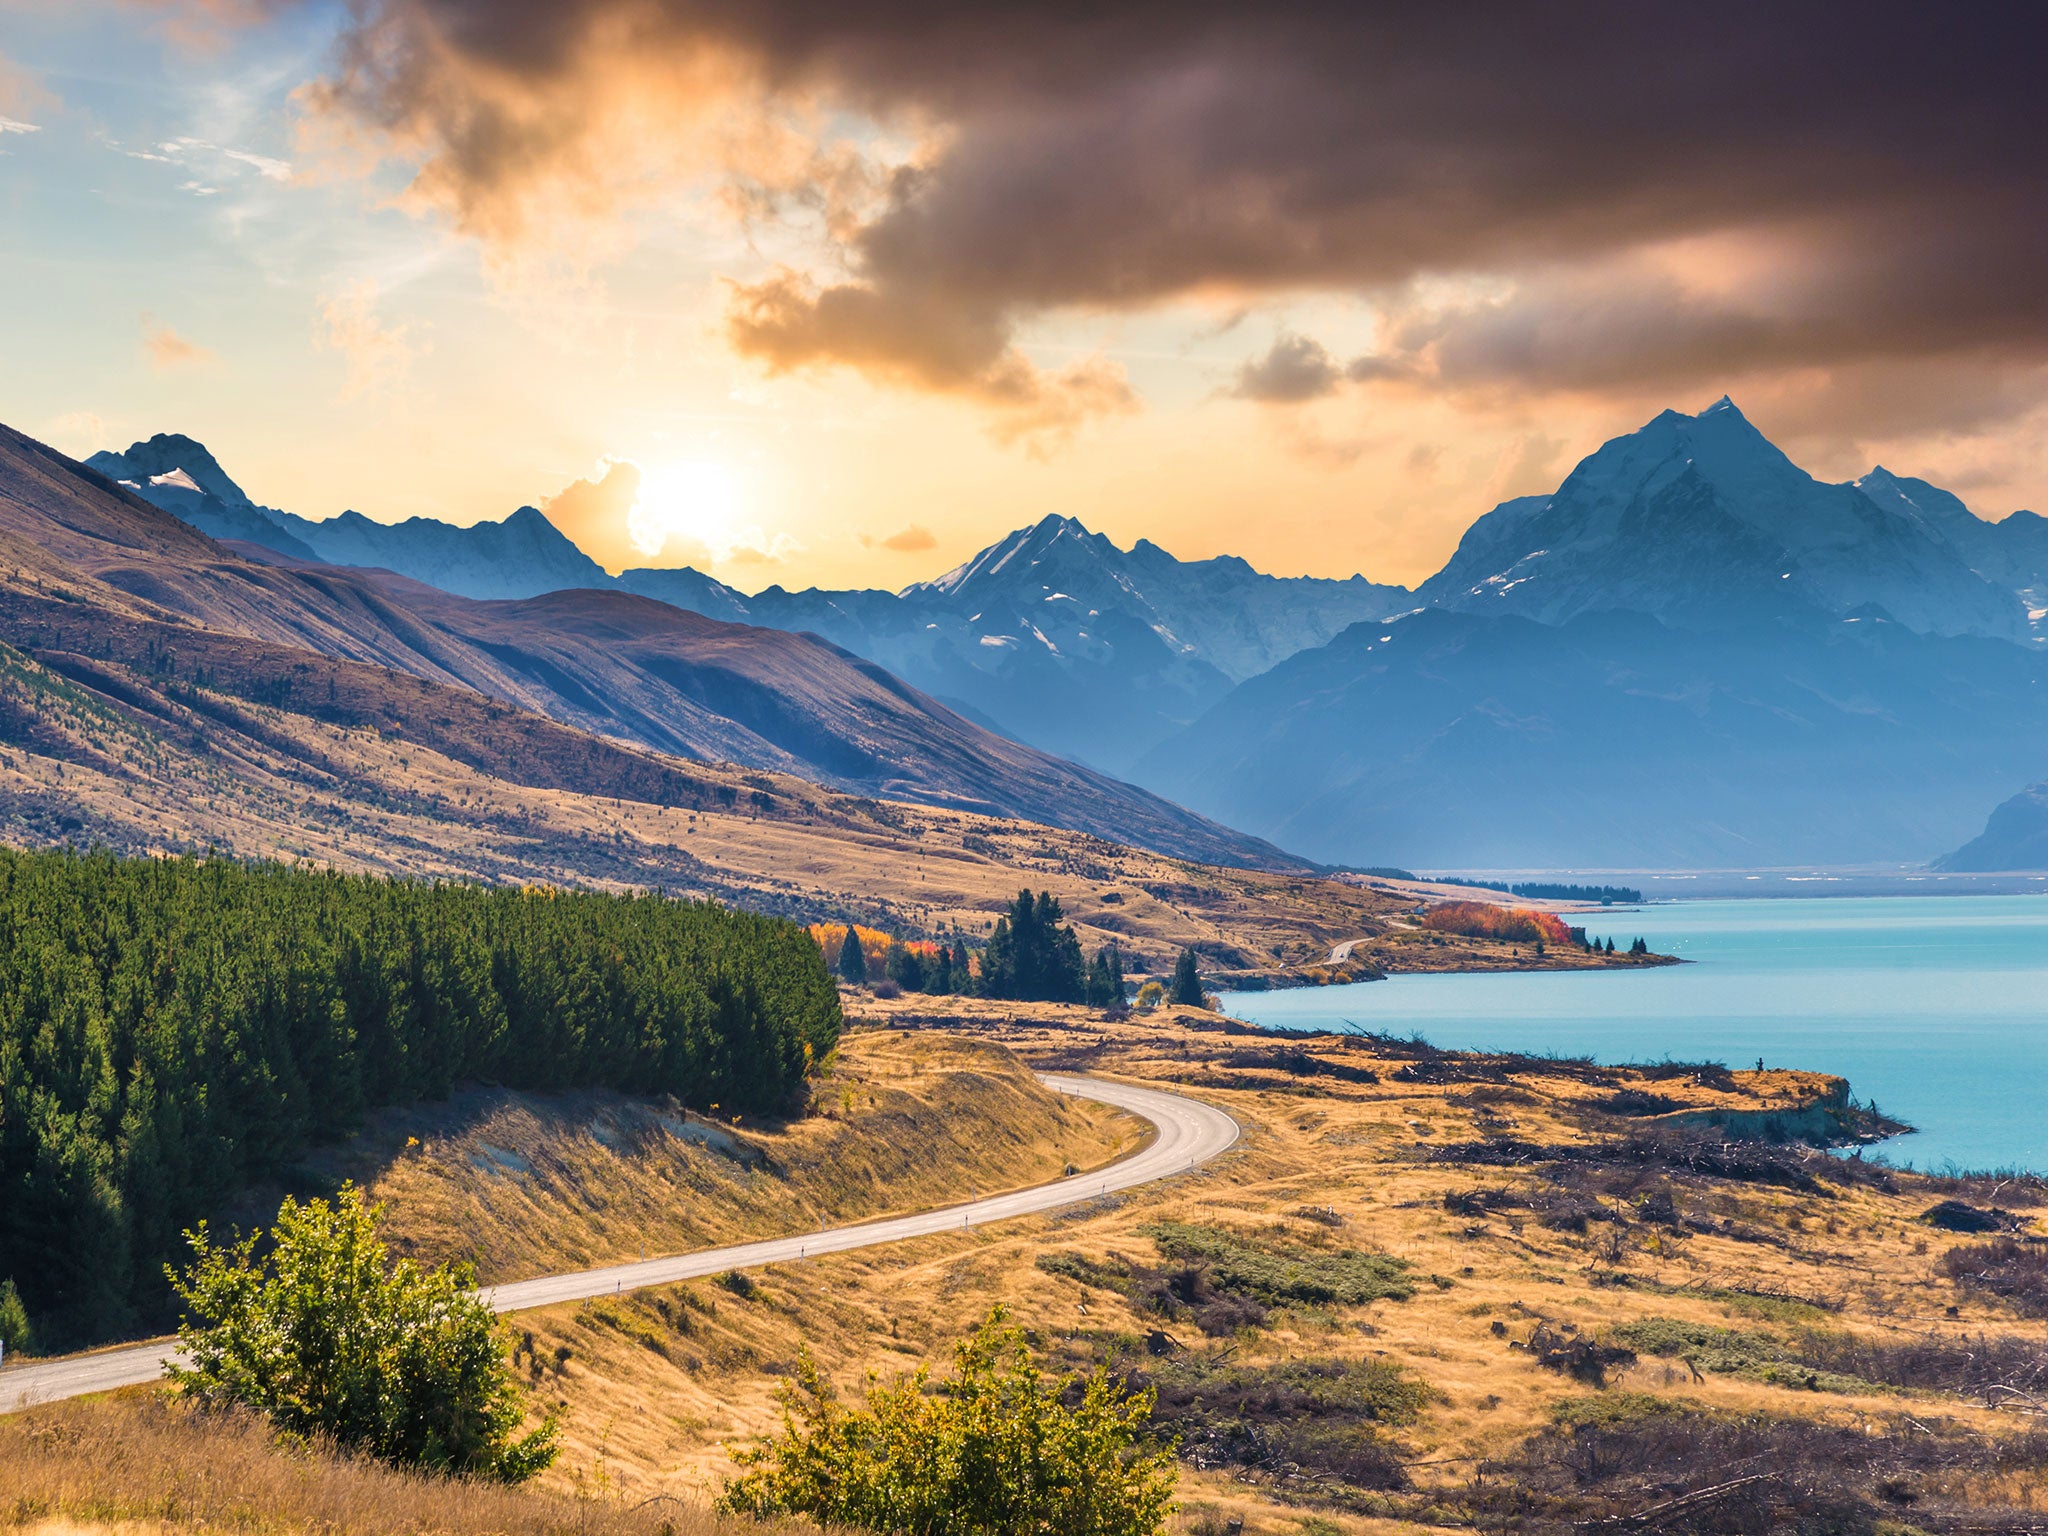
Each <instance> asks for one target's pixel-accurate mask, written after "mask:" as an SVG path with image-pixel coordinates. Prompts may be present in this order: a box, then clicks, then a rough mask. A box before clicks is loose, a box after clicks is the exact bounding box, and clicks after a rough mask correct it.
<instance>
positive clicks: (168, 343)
mask: <svg viewBox="0 0 2048 1536" xmlns="http://www.w3.org/2000/svg"><path fill="white" fill-rule="evenodd" d="M142 351H143V355H144V356H146V357H147V358H148V359H149V362H150V366H151V367H153V368H155V369H157V370H158V371H159V372H163V373H170V372H173V371H175V370H177V369H181V368H210V367H212V366H213V365H214V364H215V363H217V362H219V361H220V359H219V358H218V357H217V356H215V355H214V353H213V352H212V351H211V350H209V349H208V348H206V347H202V346H200V345H199V344H198V343H197V342H194V341H187V340H186V339H185V338H184V337H183V336H180V335H179V334H178V333H177V332H176V331H174V330H172V329H171V328H170V327H169V326H168V325H161V324H159V323H157V321H156V320H155V319H153V318H152V317H151V316H149V315H144V316H143V317H142Z"/></svg>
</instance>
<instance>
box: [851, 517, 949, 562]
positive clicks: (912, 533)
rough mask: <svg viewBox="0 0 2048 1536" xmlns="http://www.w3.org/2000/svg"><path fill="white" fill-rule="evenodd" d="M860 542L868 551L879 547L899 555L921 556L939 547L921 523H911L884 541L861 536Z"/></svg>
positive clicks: (931, 533)
mask: <svg viewBox="0 0 2048 1536" xmlns="http://www.w3.org/2000/svg"><path fill="white" fill-rule="evenodd" d="M860 541H861V543H862V544H863V545H865V546H867V547H868V548H870V549H872V548H873V547H875V546H876V545H880V546H881V547H882V548H883V549H889V550H894V551H895V552H896V553H897V554H899V555H915V554H922V553H923V552H924V551H925V550H928V549H937V548H938V547H939V541H938V537H937V535H935V534H934V533H933V532H932V531H931V529H929V528H927V527H925V526H924V525H923V524H922V523H912V524H911V525H910V526H909V527H908V528H905V529H903V530H902V531H901V532H900V533H892V534H890V535H889V536H888V537H887V538H886V539H875V538H870V537H868V536H867V535H866V534H862V535H861V540H860Z"/></svg>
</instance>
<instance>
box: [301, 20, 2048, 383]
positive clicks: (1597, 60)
mask: <svg viewBox="0 0 2048 1536" xmlns="http://www.w3.org/2000/svg"><path fill="white" fill-rule="evenodd" d="M365 4H366V9H365V10H364V12H363V13H362V14H361V17H360V19H359V23H358V25H357V26H356V28H355V29H354V31H353V32H352V33H351V35H350V37H349V38H348V39H347V41H346V44H345V51H344V55H343V58H342V61H341V63H340V65H339V66H338V68H337V70H336V73H335V74H334V76H333V78H332V79H331V80H330V81H329V82H328V84H327V86H326V87H325V89H324V91H323V93H322V94H321V96H320V98H319V99H320V100H321V101H322V103H323V104H324V105H325V107H326V108H328V109H329V110H331V111H333V112H336V113H339V114H342V115H344V116H345V117H347V118H348V119H350V120H352V121H355V122H359V123H364V124H368V125H371V126H372V127H373V128H374V129H375V130H377V131H378V132H380V133H383V134H385V135H388V136H389V139H390V142H391V143H392V144H393V145H394V146H396V147H397V148H398V149H399V150H400V151H401V152H403V153H406V154H409V155H413V156H416V157H417V158H418V159H419V160H420V161H421V162H422V164H423V166H424V170H423V175H422V180H421V183H420V186H421V190H422V193H423V195H425V196H427V197H429V198H431V199H433V200H435V201H437V202H439V203H441V204H442V205H444V206H446V207H447V208H449V209H450V210H451V211H452V212H453V213H454V215H455V216H456V217H457V219H458V220H459V221H461V222H463V223H464V224H465V225H466V226H467V227H469V228H472V229H473V230H475V231H477V232H479V233H481V234H484V235H485V236H487V237H488V238H491V239H496V240H504V241H518V240H523V239H528V238H533V237H535V236H537V235H540V234H542V233H544V231H542V230H540V229H537V228H536V227H534V226H535V223H536V218H535V215H534V208H533V205H532V204H530V203H529V202H527V201H525V199H526V197H527V194H528V192H529V190H530V188H531V186H532V185H533V184H534V183H535V182H537V181H544V180H547V179H549V178H559V179H562V180H563V181H564V182H565V183H569V184H573V185H574V186H576V187H577V188H578V189H579V193H578V195H579V200H580V201H579V211H580V212H581V213H584V214H589V215H592V216H599V215H601V214H602V213H603V212H604V211H605V209H604V207H603V206H602V205H603V203H604V202H605V199H606V197H607V196H610V197H613V198H616V199H617V200H619V201H621V202H624V201H630V200H631V199H632V198H634V197H635V196H638V195H641V194H643V193H644V191H645V188H646V184H647V182H648V179H649V172H648V169H647V165H646V163H645V160H644V146H645V139H644V135H645V133H646V132H647V131H648V130H647V125H648V123H649V122H656V123H658V122H660V121H661V120H662V119H661V114H660V113H659V112H658V111H651V112H650V113H649V114H647V115H645V116H644V117H641V118H634V119H632V120H631V121H630V122H625V123H622V120H621V119H620V117H619V113H618V103H619V102H620V101H621V100H622V99H629V98H631V97H632V96H633V93H635V92H638V93H642V94H645V95H646V96H648V98H649V102H650V105H651V106H655V107H658V106H659V101H660V97H661V93H663V92H669V93H672V94H673V98H674V105H675V111H674V113H673V114H672V117H671V118H670V119H669V121H670V122H671V125H672V126H671V127H670V129H668V130H667V131H670V132H672V133H674V134H675V135H677V136H680V137H687V136H689V135H691V134H695V133H702V134H704V135H706V136H707V140H706V142H704V143H702V144H700V145H697V146H695V149H696V150H701V158H702V159H703V160H704V161H706V162H718V161H721V160H723V161H724V162H726V168H727V169H734V170H736V171H737V172H738V173H739V174H740V175H741V176H742V177H743V178H744V179H748V180H750V181H757V182H758V181H764V180H765V181H767V182H774V181H775V180H776V178H777V176H781V177H782V178H783V180H782V183H781V185H780V186H779V188H777V189H776V190H777V191H778V192H779V193H780V194H782V195H792V196H797V197H798V198H799V199H800V198H801V194H802V192H803V186H802V183H803V182H804V179H805V177H806V176H807V175H811V174H813V173H812V172H811V171H809V170H807V169H805V167H804V165H803V163H802V162H801V161H800V160H799V161H796V162H792V161H790V160H789V157H788V155H787V153H786V151H785V153H784V154H783V156H782V158H781V160H780V161H778V162H777V164H778V165H780V167H781V169H780V170H777V169H774V168H773V167H770V168H767V169H764V168H763V163H762V158H763V157H762V156H761V155H760V154H759V153H758V145H759V143H760V142H761V139H760V136H758V135H757V136H754V137H752V138H749V137H748V136H746V135H742V134H735V133H732V132H731V131H730V129H729V126H728V128H727V129H726V130H723V132H724V135H725V136H724V137H723V138H721V139H719V141H718V142H716V143H713V142H709V135H710V130H709V129H706V128H704V127H703V123H704V118H703V116H702V107H703V101H704V99H705V97H706V96H707V95H708V94H711V93H713V92H723V93H726V96H727V98H728V99H729V100H732V101H738V102H746V103H752V104H754V105H760V104H763V103H765V104H768V105H769V106H770V107H771V108H773V107H775V106H777V105H778V104H779V105H780V106H782V107H786V108H788V109H789V110H790V112H791V113H792V114H796V116H795V117H792V118H790V119H789V120H792V121H793V120H797V119H798V118H800V116H801V112H800V109H803V110H814V111H817V112H822V111H825V110H851V111H854V112H858V113H861V114H864V115H866V116H868V117H869V118H871V119H873V120H875V121H877V122H881V123H884V124H888V125H892V126H895V127H898V128H900V129H903V130H905V131H911V130H927V131H928V135H929V136H928V139H927V142H928V143H929V144H930V145H931V148H930V151H929V153H928V154H927V155H925V156H924V157H923V158H922V159H921V160H920V161H919V163H917V164H915V165H914V166H911V167H908V168H895V169H894V170H892V171H890V172H889V173H887V174H879V173H878V174H876V175H874V176H872V177H870V178H868V179H866V180H865V181H860V182H859V186H860V188H861V200H860V201H859V203H858V206H857V207H856V208H854V209H853V210H852V211H850V212H849V211H848V210H847V209H846V208H841V209H840V210H839V213H840V217H839V218H838V219H837V220H836V221H835V222H834V224H833V226H832V227H833V228H834V230H835V231H836V232H837V234H838V237H839V238H838V244H837V255H838V260H837V262H836V265H835V268H834V269H832V270H829V271H827V272H826V273H825V274H824V275H822V276H819V277H814V278H804V277H799V276H797V275H795V274H787V273H785V274H780V275H777V276H774V277H771V278H770V279H768V280H767V281H765V282H762V283H760V284H758V285H755V286H752V287H748V288H743V289H740V290H738V292H737V293H736V296H735V305H734V310H733V315H732V334H733V337H734V339H735V341H736V343H737V345H738V346H739V347H740V348H741V349H742V350H744V351H747V352H750V353H752V354H754V355H757V356H759V357H761V358H763V359H765V360H766V361H767V362H769V363H770V364H771V365H772V366H775V367H779V368H794V367H803V366H809V365H813V364H844V365H848V366H852V367H855V368H858V369H861V370H862V371H864V372H867V373H869V374H870V375H872V376H876V377H883V378H891V379H895V380H897V381H900V382H907V383H910V384H912V385H914V386H917V387H923V388H929V389H937V390H952V391H958V392H962V393H965V394H969V395H972V396H975V397H977V398H980V399H983V400H985V401H987V402H988V403H990V404H991V405H994V406H997V407H999V408H1004V409H1012V410H1016V411H1019V412H1021V413H1024V414H1030V413H1033V412H1036V413H1039V414H1041V415H1043V416H1045V417H1047V419H1050V420H1053V421H1055V422H1057V421H1059V420H1061V419H1063V418H1062V416H1061V413H1062V411H1063V410H1069V409H1071V410H1075V411H1080V412H1084V413H1085V412H1086V411H1089V410H1094V409H1101V408H1112V409H1114V408H1122V407H1123V406H1124V405H1125V404H1127V392H1126V391H1123V390H1122V389H1121V387H1120V382H1119V381H1117V380H1115V379H1111V378H1108V377H1106V376H1104V375H1102V373H1101V371H1100V370H1097V371H1096V372H1095V373H1093V374H1089V373H1087V372H1085V371H1084V372H1083V373H1082V374H1080V375H1076V376H1075V377H1074V378H1072V379H1066V378H1064V377H1061V376H1049V375H1046V374H1043V373H1041V372H1039V371H1038V370H1036V369H1035V368H1033V367H1032V366H1031V365H1030V364H1028V363H1027V362H1025V361H1024V360H1023V359H1022V358H1021V357H1020V355H1019V354H1018V352H1017V351H1016V349H1015V347H1014V345H1013V341H1012V338H1013V336H1014V332H1015V328H1016V327H1017V326H1018V325H1019V324H1020V323H1021V322H1023V321H1025V320H1027V319H1029V318H1030V317H1031V316H1033V315H1035V314H1040V313H1044V312H1047V311H1052V310H1059V309H1065V308H1083V309H1106V310H1130V309H1138V308H1142V307H1145V306H1148V305H1154V304H1158V303H1161V302H1164V301H1168V300H1172V299H1175V298H1178V297H1183V296H1186V295H1190V294H1205V293H1206V294H1214V293H1221V292H1231V293H1236V294H1239V295H1241V296H1242V295H1251V296H1257V295H1261V294H1268V293H1282V292H1317V291H1333V290H1334V291H1342V292H1348V293H1355V294H1362V295H1365V296H1368V297H1370V298H1372V299H1374V300H1375V301H1376V302H1381V303H1384V304H1386V305H1388V306H1389V307H1390V309H1391V311H1392V312H1393V318H1392V320H1391V322H1390V325H1391V328H1392V330H1393V332H1394V334H1393V335H1392V336H1391V337H1390V345H1389V347H1388V349H1387V352H1386V356H1385V357H1384V358H1382V359H1379V360H1377V361H1366V362H1362V363H1360V364H1358V365H1354V369H1353V376H1367V375H1371V374H1372V373H1374V372H1375V371H1377V370H1383V369H1392V370H1395V371H1406V370H1409V369H1411V368H1412V367H1413V366H1414V365H1415V364H1416V363H1417V362H1418V360H1424V359H1426V362H1427V367H1428V369H1429V371H1431V372H1432V373H1433V374H1434V375H1435V376H1437V377H1440V378H1442V379H1443V380H1445V381H1446V382H1456V381H1459V380H1479V381H1487V380H1520V381H1524V382H1526V383H1528V384H1530V385H1534V386H1536V387H1545V386H1552V387H1565V388H1603V387H1611V386H1616V385H1619V384H1628V383H1641V382H1644V381H1653V382H1654V381H1661V380H1663V379H1665V378H1683V377H1686V376H1688V375H1689V374H1692V373H1696V372H1700V371H1714V370H1721V371H1740V370H1743V369H1750V368H1756V367H1772V366H1784V365H1795V364H1796V365H1808V366H1810V365H1816V364H1818V365H1824V366H1825V365H1833V364H1856V363H1861V362H1865V361H1867V360H1870V359H1880V360H1882V359H1899V358H1913V357H1931V356H1943V355H1947V356H1960V355H1966V354H1979V353H1981V354H1983V355H1984V356H1986V357H1988V358H1992V359H1999V358H2004V359H2013V360H2031V359H2033V358H2035V357H2037V356H2039V355H2040V354H2041V353H2042V352H2043V351H2044V350H2048V284H2044V283H2043V282H2041V281H2040V279H2039V273H2040V271H2041V269H2042V264H2043V261H2044V258H2048V194H2044V190H2043V185H2042V172H2041V168H2040V145H2041V144H2042V142H2043V141H2044V139H2048V107H2044V105H2043V103H2044V100H2048V93H2043V92H2042V91H2041V90H2040V89H2039V84H2038V79H2037V75H2038V60H2039V57H2040V46H2039V45H2040V42H2041V40H2042V38H2041V33H2042V32H2043V30H2044V25H2043V23H2042V22H2041V21H2040V20H2039V16H2040V13H2039V12H2038V11H2037V10H2035V9H2033V8H2031V7H2026V6H2020V5H1997V4H1991V5H1973V6H1965V7H1935V6H1927V5H1915V6H1899V5H1865V6H1861V7H1848V6H1841V5H1814V4H1791V5H1784V4H1777V5H1743V4H1718V5H1713V6H1687V7H1679V6H1674V5H1660V4H1648V3H1642V0H1633V3H1627V4H1619V3H1610V4H1598V5H1591V4H1578V5H1571V4H1567V5H1557V6H1526V5H1505V4H1502V5H1441V4H1427V5H1423V4H1418V5H1383V6H1373V7H1369V8H1368V7H1363V6H1358V5H1341V6H1340V5H1328V6H1322V5H1300V4H1297V5H1287V4H1284V3H1283V4H1277V5H1267V6H1264V7H1258V8H1251V7H1244V6H1240V5H1235V4H1232V5H1221V4H1203V3H1194V4H1178V5H1171V6H1168V5H1159V6H1143V5H1134V6H1120V7H1119V6H1109V7H1099V6H1081V5H1077V4H1068V5H1039V6H1036V7H1026V6H1010V7H980V8H967V7H960V6H956V5H939V4H936V3H910V0H897V3H894V4H888V3H882V4H868V5H860V6H849V5H845V4H843V3H834V4H825V3H822V0H749V3H747V4H745V5H741V4H739V3H737V0H731V3H721V0H696V3H686V0H509V3H508V0H365ZM690 92H695V93H696V94H694V95H691V94H689V93H690ZM805 120H808V121H821V120H823V118H822V117H816V116H814V117H812V118H810V119H805ZM627 130H630V132H631V133H632V134H635V135H641V136H642V137H640V138H638V139H634V140H627V139H625V138H624V134H625V133H626V131H627ZM656 131H657V132H659V131H661V130H659V129H657V130H656ZM608 134H619V135H621V139H620V143H628V142H630V143H637V144H638V145H640V147H641V151H642V154H643V158H631V157H630V156H629V157H628V158H629V159H630V165H629V167H628V169H629V171H630V174H627V173H626V172H622V173H621V174H620V175H619V176H618V177H617V178H616V180H615V181H613V182H607V180H606V176H607V168H608V167H610V166H613V165H615V164H617V163H618V161H619V158H620V156H621V155H624V154H626V151H625V150H623V149H622V148H620V146H619V144H614V143H610V142H607V139H606V136H607V135H608ZM742 143H744V144H750V145H754V146H756V149H755V150H752V151H748V152H747V153H748V154H751V155H753V159H752V160H750V161H749V163H748V164H746V165H744V166H739V165H737V164H736V161H737V160H738V159H743V158H746V155H742V154H740V153H738V152H736V151H732V150H731V148H730V146H731V145H734V144H742ZM688 148H691V147H690V146H678V149H679V153H680V151H681V150H682V149H688ZM767 158H769V159H773V158H774V157H772V156H771V157H767ZM819 163H820V164H822V163H824V162H823V161H820V162H819ZM792 165H794V166H795V168H794V169H791V166H792ZM819 195H820V196H822V195H824V194H823V193H820V194H819ZM770 200H771V201H772V198H771V199H770ZM1717 239H1718V240H1723V241H1729V242H1735V243H1737V244H1739V243H1741V242H1752V243H1753V245H1754V249H1755V251H1757V252H1761V253H1762V255H1761V256H1760V257H1757V258H1755V259H1753V260H1752V261H1751V262H1750V264H1749V265H1747V266H1744V265H1742V264H1741V263H1740V262H1737V263H1736V264H1735V268H1734V270H1737V271H1738V272H1739V273H1740V276H1739V277H1738V279H1737V280H1735V281H1733V282H1732V283H1727V284H1721V285H1718V286H1716V285H1714V284H1707V285H1704V286H1702V285H1700V284H1698V283H1693V282H1689V281H1688V280H1687V277H1686V273H1685V271H1684V267H1683V262H1682V261H1680V262H1679V263H1678V264H1677V265H1675V266H1674V265H1673V264H1672V263H1671V262H1668V261H1667V262H1664V263H1663V264H1661V265H1660V264H1658V263H1656V262H1652V261H1646V260H1645V259H1644V257H1643V255H1642V253H1644V252H1647V251H1653V250H1668V249H1669V248H1671V247H1673V246H1682V244H1683V243H1684V242H1688V241H1702V240H1717ZM1700 259H1701V260H1702V261H1707V262H1709V263H1711V260H1712V259H1713V258H1711V257H1710V256H1709V257H1701V258H1700ZM1460 273H1464V274H1487V275H1493V276H1498V277H1501V278H1503V279H1505V280H1507V281H1508V287H1507V289H1506V290H1505V296H1504V297H1502V298H1500V299H1499V300H1498V301H1497V302H1490V303H1486V304H1478V305H1467V306H1465V307H1463V308H1457V307H1455V306H1454V307H1452V308H1450V309H1448V310H1446V309H1442V308H1438V309H1437V310H1435V311H1431V310H1430V308H1429V306H1427V305H1424V304H1422V303H1421V302H1420V301H1419V300H1418V299H1417V298H1416V297H1415V292H1414V284H1415V283H1416V281H1417V280H1418V279H1420V278H1425V277H1429V276H1431V275H1440V274H1460ZM1292 345H1293V346H1294V347H1295V348H1296V354H1297V355H1293V356H1291V357H1287V356H1281V355H1280V354H1279V353H1277V352H1276V353H1275V354H1270V355H1269V356H1268V357H1267V358H1265V359H1263V360H1261V361H1259V362H1257V363H1255V364H1252V365H1250V366H1249V367H1248V368H1247V371H1246V374H1245V376H1244V378H1243V379H1242V380H1241V385H1242V388H1243V391H1244V392H1245V393H1248V394H1252V395H1254V396H1255V397H1257V398H1266V399H1273V398H1296V399H1298V398H1306V397H1308V396H1310V395H1313V394H1315V393H1319V392H1321V389H1319V388H1317V387H1315V386H1317V385H1320V386H1321V388H1323V389H1326V388H1328V387H1330V386H1331V385H1333V384H1334V383H1335V375H1334V373H1333V372H1332V371H1331V370H1338V369H1339V365H1338V364H1337V363H1336V362H1335V361H1334V360H1332V359H1330V358H1329V357H1328V356H1327V354H1324V355H1322V356H1321V357H1320V358H1317V357H1315V356H1313V355H1310V354H1308V353H1307V351H1306V348H1315V349H1316V351H1317V352H1320V351H1321V349H1320V348H1319V347H1317V346H1316V344H1315V343H1313V342H1306V341H1304V340H1303V339H1300V338H1297V339H1295V340H1294V342H1293V343H1292ZM1318 369H1320V370H1321V371H1318ZM1290 370H1292V371H1290ZM1262 389H1263V390H1265V391H1267V392H1266V393H1264V394H1260V393H1259V391H1260V390H1262ZM1276 390H1277V391H1279V393H1277V394H1276V393H1275V392H1274V391H1276ZM1289 390H1291V391H1294V393H1293V394H1291V395H1290V394H1287V393H1286V391H1289Z"/></svg>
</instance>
